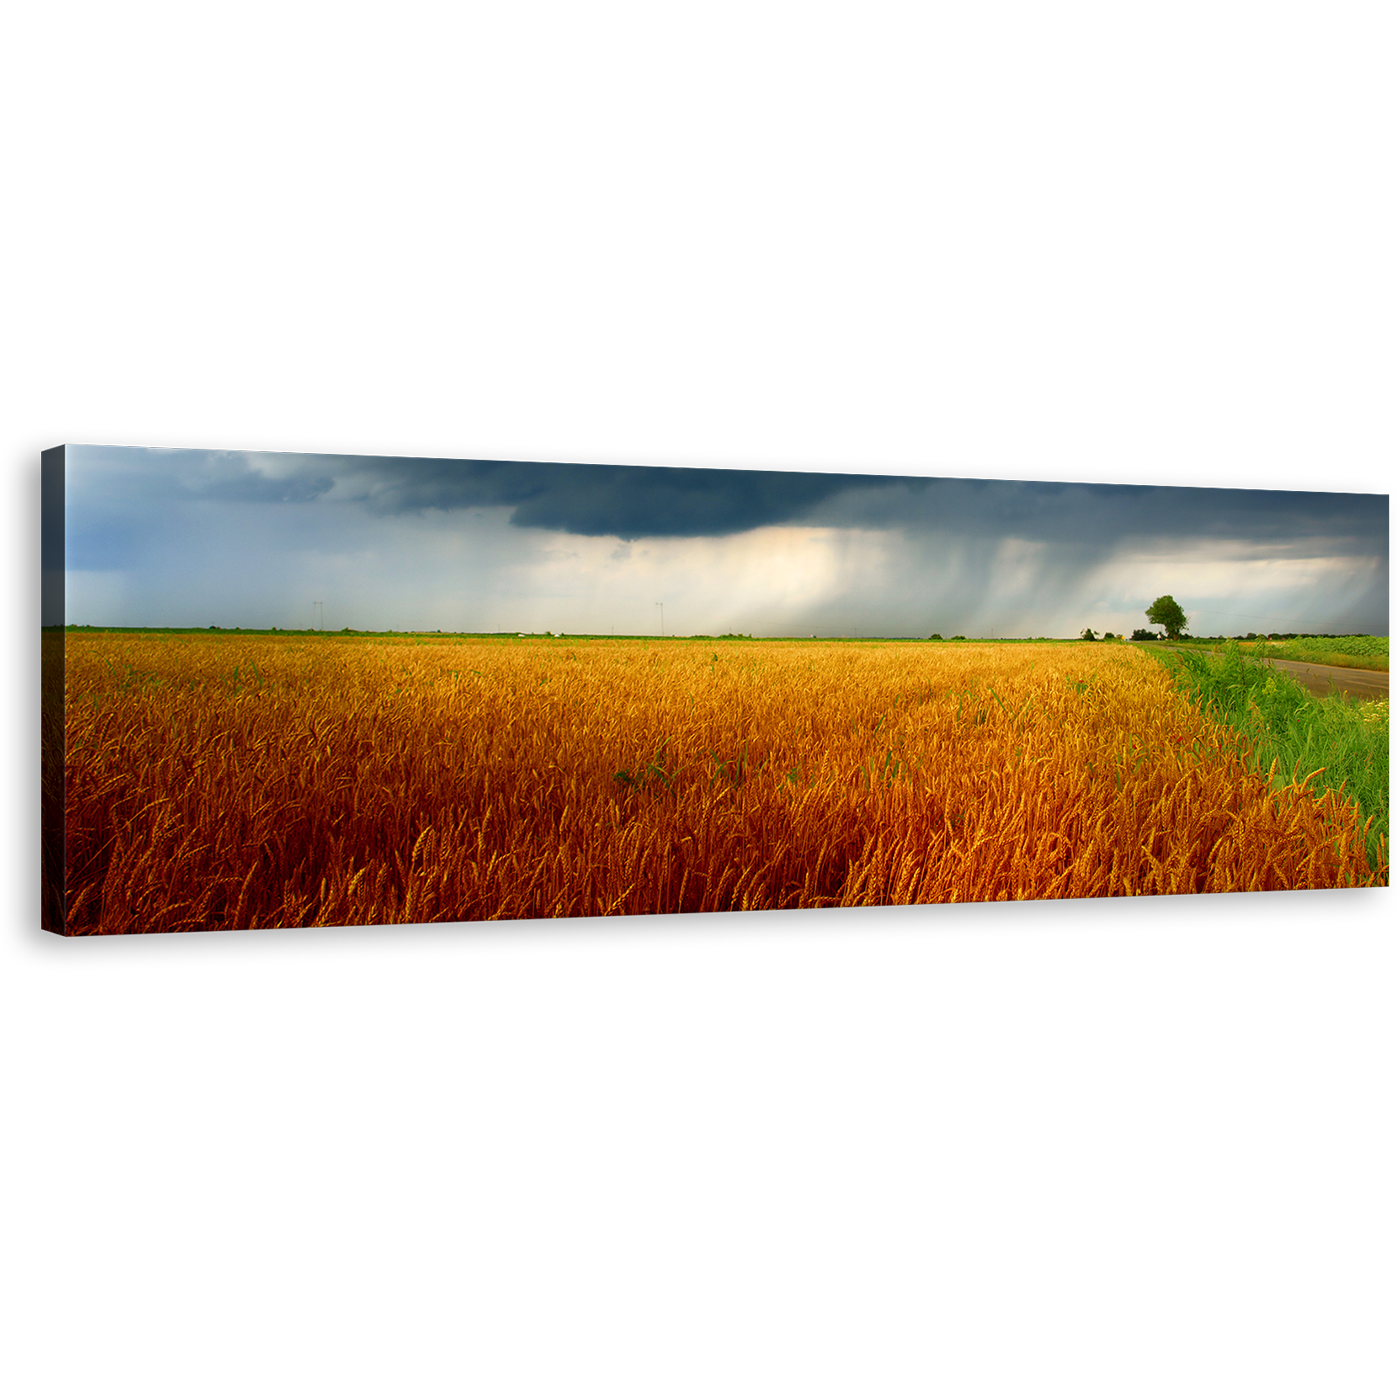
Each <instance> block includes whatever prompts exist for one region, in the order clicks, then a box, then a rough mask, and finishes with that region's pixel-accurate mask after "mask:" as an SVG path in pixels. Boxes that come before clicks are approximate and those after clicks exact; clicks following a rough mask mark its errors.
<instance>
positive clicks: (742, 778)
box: [42, 445, 1389, 935]
mask: <svg viewBox="0 0 1400 1400" xmlns="http://www.w3.org/2000/svg"><path fill="white" fill-rule="evenodd" d="M42 470H43V522H42V530H43V549H42V556H43V570H44V577H43V619H42V621H43V629H42V648H43V651H42V655H43V668H42V671H43V688H44V692H43V706H42V714H43V726H44V728H43V806H42V828H43V842H42V844H43V854H44V861H43V917H44V925H45V927H47V928H49V929H52V930H54V931H55V932H60V933H65V934H70V935H91V934H127V933H154V932H166V931H181V930H207V929H265V928H293V927H302V926H309V925H347V924H400V923H429V922H454V921H472V920H486V919H539V918H576V917H581V916H595V915H619V914H653V913H676V912H693V911H728V910H765V909H830V908H837V907H841V906H852V905H902V904H916V903H917V904H931V905H932V904H941V903H951V902H962V901H985V900H1039V899H1063V898H1084V897H1100V896H1108V897H1126V896H1134V895H1192V894H1201V893H1208V892H1226V891H1239V892H1245V891H1259V890H1296V889H1313V888H1321V887H1354V886H1361V885H1384V884H1386V883H1387V882H1388V878H1389V866H1388V854H1387V852H1388V838H1389V806H1388V800H1389V766H1388V765H1389V758H1388V754H1389V611H1388V608H1389V524H1388V512H1389V498H1388V497H1385V496H1377V495H1352V494H1340V493H1333V492H1325V491H1318V492H1297V491H1260V490H1233V489H1205V488H1186V487H1173V486H1169V485H1165V486H1128V485H1124V486H1107V485H1091V484H1077V483H1070V482H1066V483H1045V482H1036V481H1012V480H973V479H966V478H956V477H937V476H907V477H906V476H889V475H869V474H864V473H860V472H850V473H832V472H806V471H767V470H764V471H758V470H755V471H747V470H738V469H734V470H720V469H700V468H680V467H642V466H608V465H586V464H576V463H556V462H506V461H478V460H437V459H426V458H414V457H371V456H332V455H314V454H304V453H277V452H251V451H196V450H178V451H177V450H156V449H147V448H140V447H102V446H73V445H68V446H64V447H59V448H55V449H53V450H52V451H50V452H47V453H45V454H44V461H43V468H42Z"/></svg>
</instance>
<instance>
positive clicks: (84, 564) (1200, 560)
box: [46, 446, 1389, 636]
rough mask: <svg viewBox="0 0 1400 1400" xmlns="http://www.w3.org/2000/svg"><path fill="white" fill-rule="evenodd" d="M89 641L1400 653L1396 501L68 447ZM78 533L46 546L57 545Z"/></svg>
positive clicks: (78, 602)
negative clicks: (762, 640)
mask: <svg viewBox="0 0 1400 1400" xmlns="http://www.w3.org/2000/svg"><path fill="white" fill-rule="evenodd" d="M66 457H67V468H66V496H65V509H64V529H63V541H62V547H63V552H64V563H63V567H64V569H65V580H66V604H65V620H66V621H68V622H70V623H92V624H94V625H102V624H107V625H125V626H136V625H148V626H207V625H208V624H210V623H215V624H217V625H219V626H226V627H232V626H244V627H265V626H279V627H305V626H307V625H309V624H310V622H311V619H312V606H311V605H312V602H313V601H320V602H322V603H323V604H324V619H325V625H326V627H327V628H330V629H333V630H338V629H339V628H341V627H353V628H361V629H367V630H382V629H384V628H393V629H395V630H415V629H424V630H427V629H433V628H441V629H442V630H444V631H448V630H463V631H482V630H484V631H506V630H509V631H517V630H518V631H544V630H546V629H548V630H551V631H555V632H560V631H565V632H585V631H588V632H609V631H616V632H619V633H636V632H654V631H656V630H658V628H659V627H660V624H661V610H660V609H659V608H658V607H657V604H658V603H662V604H664V605H665V624H666V630H667V631H668V632H680V633H717V632H723V631H742V632H750V633H753V634H754V635H805V634H808V633H812V632H816V633H818V634H820V635H831V634H835V635H860V634H864V635H875V634H882V635H891V636H904V635H908V636H927V635H928V634H929V633H930V632H934V631H938V632H941V633H942V634H943V635H944V636H950V635H952V634H954V633H957V632H962V633H965V634H967V635H970V636H971V635H997V634H1000V635H1011V636H1039V635H1043V636H1067V635H1073V634H1077V633H1078V632H1079V631H1080V630H1081V629H1082V628H1083V627H1085V626H1092V627H1094V628H1096V629H1097V630H1100V631H1102V630H1104V629H1110V630H1114V631H1125V630H1131V629H1132V628H1133V627H1135V626H1141V625H1144V623H1145V619H1144V618H1143V608H1144V607H1146V605H1147V604H1148V603H1149V602H1150V601H1151V600H1152V599H1153V598H1155V597H1156V596H1157V595H1158V594H1160V593H1171V594H1173V596H1175V597H1176V598H1177V600H1178V601H1179V602H1180V603H1181V604H1182V605H1183V606H1184V607H1185V608H1186V610H1187V612H1188V614H1191V615H1192V618H1193V621H1192V630H1194V631H1196V632H1198V633H1207V632H1220V631H1225V632H1243V631H1266V630H1269V629H1274V630H1285V629H1286V630H1296V631H1302V630H1312V631H1327V632H1341V631H1360V632H1376V633H1388V631H1389V611H1388V597H1389V498H1388V497H1386V496H1378V495H1346V494H1338V493H1325V492H1298V491H1245V490H1207V489H1201V488H1187V487H1147V486H1104V485H1085V484H1069V483H1045V482H1030V481H981V480H965V479H957V478H947V477H944V478H939V477H892V476H867V475H860V474H828V473H810V472H773V471H761V472H760V471H754V472H747V471H718V470H704V469H698V468H664V467H620V466H602V465H594V466H586V465H571V464H561V463H515V462H482V461H444V460H435V459H427V458H391V457H350V456H319V455H307V454H297V453H253V452H212V451H211V452H205V451H171V450H154V449H145V448H114V447H71V446H70V447H69V448H68V449H67V454H66ZM55 536H56V532H55V531H54V530H53V522H52V521H50V522H49V523H48V528H47V530H46V543H47V545H48V546H49V547H48V551H47V552H48V554H49V556H50V558H52V554H53V550H54V549H55V548H56V547H57V546H58V541H57V539H56V537H55Z"/></svg>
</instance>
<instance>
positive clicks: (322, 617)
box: [311, 603, 326, 632]
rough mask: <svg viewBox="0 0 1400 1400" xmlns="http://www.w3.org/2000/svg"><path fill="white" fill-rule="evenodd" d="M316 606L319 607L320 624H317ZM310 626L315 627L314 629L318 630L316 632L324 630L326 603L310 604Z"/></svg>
mask: <svg viewBox="0 0 1400 1400" xmlns="http://www.w3.org/2000/svg"><path fill="white" fill-rule="evenodd" d="M318 608H319V609H320V625H319V626H317V617H316V613H317V609H318ZM311 626H312V627H313V628H315V630H316V631H318V632H324V631H325V630H326V605H325V604H324V603H312V604H311Z"/></svg>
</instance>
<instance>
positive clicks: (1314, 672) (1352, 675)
mask: <svg viewBox="0 0 1400 1400" xmlns="http://www.w3.org/2000/svg"><path fill="white" fill-rule="evenodd" d="M1148 647H1150V648H1151V649H1152V650H1153V651H1160V650H1163V649H1164V648H1163V647H1162V646H1160V645H1158V644H1154V643H1152V642H1148V643H1147V644H1146V645H1145V646H1144V648H1143V649H1144V650H1146V649H1147V648H1148ZM1269 665H1270V666H1277V667H1278V668H1279V670H1280V671H1287V672H1289V674H1290V675H1294V676H1297V678H1298V679H1299V680H1300V681H1301V682H1302V683H1303V685H1304V686H1306V687H1307V689H1308V690H1310V691H1311V692H1312V693H1313V694H1314V695H1330V694H1331V693H1332V687H1333V686H1334V685H1335V686H1336V688H1337V689H1338V690H1340V691H1341V692H1342V694H1343V695H1351V696H1354V697H1355V698H1356V699H1358V700H1389V699H1390V672H1389V671H1361V670H1357V669H1356V668H1354V667H1351V666H1320V665H1318V664H1316V663H1315V662H1312V661H1283V660H1281V659H1280V658H1279V657H1277V656H1275V657H1271V658H1270V659H1269Z"/></svg>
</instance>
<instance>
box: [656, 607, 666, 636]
mask: <svg viewBox="0 0 1400 1400" xmlns="http://www.w3.org/2000/svg"><path fill="white" fill-rule="evenodd" d="M656 606H657V607H658V608H660V609H661V635H662V636H663V637H664V636H665V635H666V604H665V603H658V604H657V605H656Z"/></svg>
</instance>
